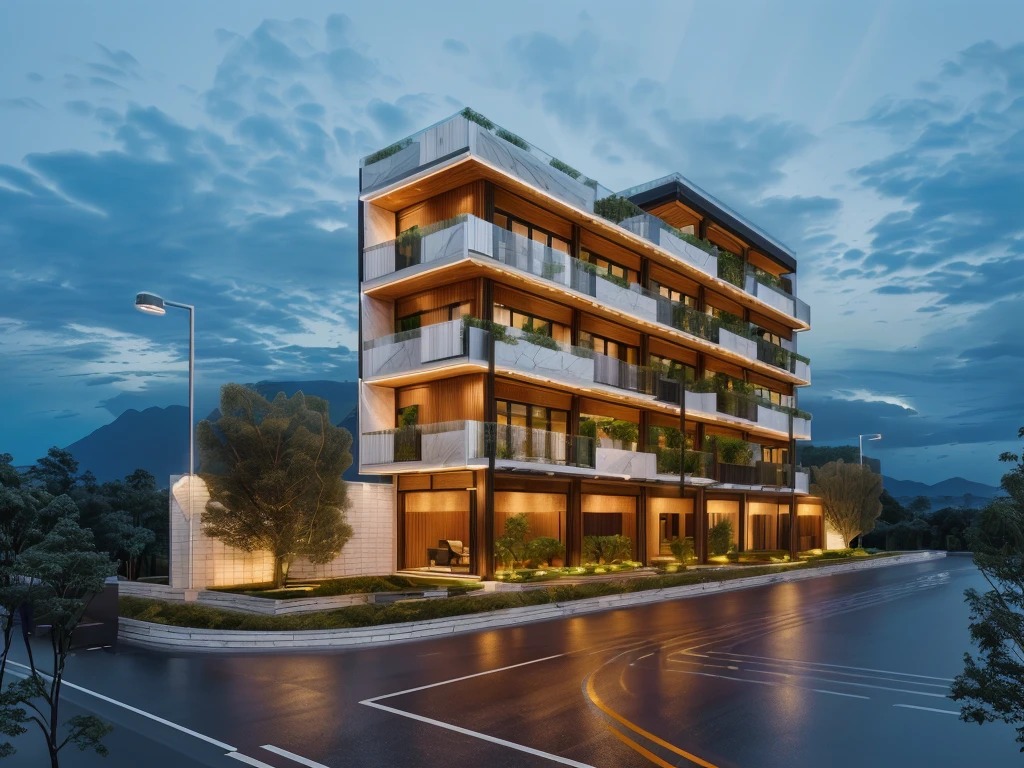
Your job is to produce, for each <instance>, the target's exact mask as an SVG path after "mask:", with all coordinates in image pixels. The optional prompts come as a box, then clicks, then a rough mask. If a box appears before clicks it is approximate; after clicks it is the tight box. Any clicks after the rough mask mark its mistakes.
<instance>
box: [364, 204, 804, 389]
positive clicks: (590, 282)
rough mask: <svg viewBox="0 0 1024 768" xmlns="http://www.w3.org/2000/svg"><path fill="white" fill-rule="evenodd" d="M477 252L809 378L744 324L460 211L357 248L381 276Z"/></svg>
mask: <svg viewBox="0 0 1024 768" xmlns="http://www.w3.org/2000/svg"><path fill="white" fill-rule="evenodd" d="M680 242H682V241H680ZM682 244H683V245H686V246H687V247H688V248H690V247H691V246H689V245H688V244H686V243H682ZM694 250H696V249H694ZM478 257H484V258H488V259H493V260H494V261H496V262H499V263H501V264H503V265H505V266H506V267H509V268H511V269H513V270H515V271H516V272H518V273H520V274H525V275H528V276H529V277H530V278H531V279H533V280H539V281H542V282H545V283H549V284H553V285H558V286H560V287H562V288H564V289H567V290H570V291H575V292H576V293H579V294H582V295H583V296H586V297H589V298H591V299H593V300H595V301H596V302H598V303H599V304H601V305H602V306H604V307H608V308H610V309H613V310H617V311H619V312H622V313H624V314H628V315H630V316H632V317H636V318H639V319H641V320H644V321H647V322H649V323H657V324H660V325H664V326H667V327H669V328H672V329H674V330H677V331H682V332H684V333H688V334H690V335H692V336H695V337H696V338H700V339H703V340H704V341H708V342H710V343H713V344H718V345H719V346H721V347H722V349H725V350H728V351H730V352H732V353H734V354H737V355H740V356H742V357H744V358H745V359H747V360H751V361H755V360H757V361H760V362H764V363H767V364H769V365H772V366H774V367H776V368H780V369H782V370H785V371H787V372H788V373H790V374H792V375H794V376H800V377H801V381H810V368H809V365H808V363H809V361H808V360H807V358H804V357H801V356H800V355H797V354H796V353H795V352H791V351H789V350H787V349H785V348H783V347H780V346H777V345H775V344H771V343H770V342H768V341H766V340H764V339H762V338H760V337H758V336H756V335H755V334H754V333H753V331H752V330H750V328H749V327H748V326H747V327H744V326H743V325H742V324H738V323H736V322H733V323H729V322H727V321H724V320H719V319H717V318H714V317H711V316H709V315H707V314H705V313H703V312H698V311H697V310H695V309H692V308H690V307H687V306H685V305H684V304H680V303H678V302H674V301H670V300H669V299H668V298H666V297H664V296H661V295H660V294H658V293H655V292H654V291H651V290H649V289H647V288H643V287H641V286H640V285H637V284H636V283H626V282H625V281H623V280H621V279H619V278H615V277H614V276H611V275H608V274H607V273H605V272H604V271H603V270H601V269H600V268H599V267H595V266H594V265H592V264H589V263H587V262H584V261H580V260H579V259H576V258H573V257H572V256H570V255H569V254H567V253H564V252H562V251H559V250H556V249H553V248H550V247H548V246H545V245H542V244H541V243H538V242H536V241H535V240H531V239H529V238H527V237H524V236H522V235H518V234H515V233H513V232H510V231H508V230H504V229H500V228H498V227H495V226H494V225H492V224H490V223H488V222H485V221H483V220H481V219H478V218H476V217H474V216H469V215H463V216H458V217H456V218H454V219H449V220H447V221H443V222H439V223H437V224H434V225H431V226H430V227H425V228H422V229H417V230H415V231H412V232H407V233H403V235H402V236H401V237H399V238H397V239H396V240H392V241H389V242H386V243H381V244H379V245H376V246H373V247H371V248H367V249H366V250H365V252H364V255H363V274H364V277H365V279H366V280H367V281H371V280H379V279H383V278H385V277H387V276H388V275H393V274H398V273H403V276H404V275H405V274H414V273H415V272H417V271H420V270H422V269H424V268H428V267H429V266H431V265H434V266H436V265H439V264H442V263H452V262H454V261H458V260H460V259H469V258H478ZM804 377H806V378H804Z"/></svg>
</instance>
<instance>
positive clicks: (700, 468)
mask: <svg viewBox="0 0 1024 768" xmlns="http://www.w3.org/2000/svg"><path fill="white" fill-rule="evenodd" d="M712 469H713V468H712V466H711V457H710V456H709V455H708V454H707V453H699V452H697V451H687V452H686V458H685V459H684V460H683V471H684V472H685V473H686V474H687V475H694V476H695V477H709V476H710V475H711V472H712Z"/></svg>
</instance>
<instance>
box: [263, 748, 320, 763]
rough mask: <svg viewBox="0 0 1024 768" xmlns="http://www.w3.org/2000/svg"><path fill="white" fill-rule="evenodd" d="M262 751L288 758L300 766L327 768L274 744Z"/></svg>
mask: <svg viewBox="0 0 1024 768" xmlns="http://www.w3.org/2000/svg"><path fill="white" fill-rule="evenodd" d="M261 749H265V750H267V752H273V753H274V754H275V755H280V756H281V757H287V758H288V759H289V760H294V761H295V762H296V763H299V764H300V765H305V766H307V768H327V766H326V765H324V764H323V763H318V762H316V761H315V760H310V759H309V758H308V757H303V756H302V755H296V754H295V753H294V752H289V751H288V750H287V749H281V748H280V747H275V746H274V745H273V744H264V745H263V746H262V747H261Z"/></svg>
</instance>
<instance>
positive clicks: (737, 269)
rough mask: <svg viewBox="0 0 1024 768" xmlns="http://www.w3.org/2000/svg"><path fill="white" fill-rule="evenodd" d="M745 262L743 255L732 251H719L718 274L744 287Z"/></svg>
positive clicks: (739, 286) (727, 280)
mask: <svg viewBox="0 0 1024 768" xmlns="http://www.w3.org/2000/svg"><path fill="white" fill-rule="evenodd" d="M744 266H745V265H744V262H743V257H742V256H737V255H736V254H735V253H732V252H731V251H723V250H719V251H718V276H719V277H720V278H722V279H723V280H725V281H726V282H729V283H732V284H733V285H735V286H737V287H738V288H743V287H744V283H745V280H744V272H745V269H744Z"/></svg>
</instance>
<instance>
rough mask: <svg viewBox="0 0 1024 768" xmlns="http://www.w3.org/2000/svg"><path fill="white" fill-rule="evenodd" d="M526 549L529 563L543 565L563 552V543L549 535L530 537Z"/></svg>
mask: <svg viewBox="0 0 1024 768" xmlns="http://www.w3.org/2000/svg"><path fill="white" fill-rule="evenodd" d="M526 551H527V555H528V556H529V560H530V562H531V563H533V564H534V565H536V566H543V565H546V564H550V563H551V561H553V560H554V559H555V558H557V557H561V556H562V554H563V553H564V552H565V545H564V544H562V542H560V541H559V540H558V539H553V538H551V537H550V536H538V537H537V538H535V539H530V543H529V545H528V546H527V548H526Z"/></svg>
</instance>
